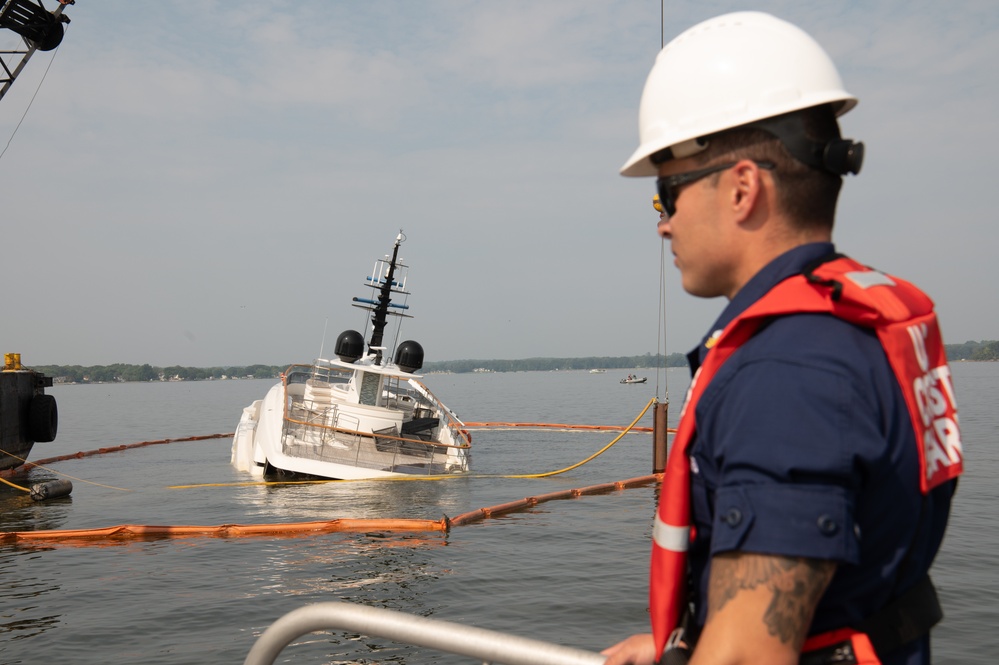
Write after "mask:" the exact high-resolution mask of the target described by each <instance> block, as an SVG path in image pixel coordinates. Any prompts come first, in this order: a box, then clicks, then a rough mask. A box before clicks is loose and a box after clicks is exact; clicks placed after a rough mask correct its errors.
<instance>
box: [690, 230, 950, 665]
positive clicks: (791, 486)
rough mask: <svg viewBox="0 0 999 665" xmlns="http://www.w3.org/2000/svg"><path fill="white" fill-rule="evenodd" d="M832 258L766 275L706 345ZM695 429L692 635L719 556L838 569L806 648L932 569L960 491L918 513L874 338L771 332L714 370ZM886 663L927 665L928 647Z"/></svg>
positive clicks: (796, 322)
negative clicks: (773, 558) (737, 554)
mask: <svg viewBox="0 0 999 665" xmlns="http://www.w3.org/2000/svg"><path fill="white" fill-rule="evenodd" d="M833 251H834V247H833V245H832V244H831V243H812V244H808V245H803V246H800V247H797V248H795V249H792V250H791V251H789V252H787V253H785V254H783V255H781V256H780V257H778V258H777V259H775V260H774V261H772V262H771V263H770V264H769V265H767V266H766V267H765V268H764V269H763V270H761V271H760V272H759V273H757V274H756V275H755V276H754V277H753V278H752V279H751V280H750V281H749V282H748V283H747V284H746V285H745V286H744V287H743V288H742V289H741V290H740V291H739V292H738V294H736V296H735V298H733V299H732V301H731V302H730V303H729V304H728V306H727V307H726V308H725V310H724V311H723V312H722V314H721V316H720V317H719V318H718V320H717V321H716V322H715V325H714V327H713V328H712V332H711V333H709V334H708V335H707V336H706V337H705V340H704V341H705V342H707V340H708V339H710V337H711V335H712V334H714V333H715V331H720V330H722V329H723V328H724V327H725V326H726V325H727V324H728V323H729V322H731V321H732V320H733V319H734V318H735V317H736V316H737V315H739V314H740V313H742V312H743V311H744V310H745V309H746V308H747V307H749V306H750V305H751V304H753V303H754V302H756V301H757V300H758V299H759V298H760V297H762V296H763V295H764V294H765V293H766V292H767V291H769V290H770V289H771V288H772V287H773V286H774V285H776V284H777V283H778V282H780V281H782V280H783V279H785V278H787V277H790V276H792V275H796V274H799V273H801V272H802V271H803V270H804V268H805V266H806V265H807V264H808V263H810V262H811V261H813V260H815V259H818V258H821V257H823V256H825V255H828V254H830V253H831V252H833ZM705 353H707V347H706V345H705V344H704V343H702V344H701V345H700V346H699V347H698V348H697V349H695V350H694V351H692V352H691V353H690V356H689V359H690V362H691V369H692V371H696V369H697V367H698V366H699V365H700V362H701V360H703V358H704V354H705ZM695 417H696V426H697V435H696V439H695V441H694V442H693V444H692V448H691V451H692V452H691V469H692V477H691V492H692V496H691V512H692V515H691V516H692V519H693V522H692V523H693V525H694V527H695V529H696V532H695V533H696V538H695V540H694V542H693V543H692V544H691V550H690V555H689V561H690V564H691V571H692V574H693V580H694V589H693V592H694V593H693V600H694V603H695V608H696V614H695V620H696V622H697V624H698V625H702V626H703V624H704V621H705V618H706V611H707V607H706V605H707V603H706V599H707V582H708V574H709V572H710V557H711V556H712V555H714V554H716V553H720V552H730V551H745V552H754V553H761V554H773V555H779V556H786V557H809V558H815V559H827V560H832V561H835V562H836V563H837V564H838V565H837V569H836V575H835V576H834V578H833V581H832V583H831V584H830V586H829V588H828V590H827V591H826V593H825V595H824V596H823V598H822V600H821V601H820V602H819V605H818V608H817V610H816V615H815V619H814V621H813V623H812V628H811V631H810V634H816V633H821V632H824V631H827V630H831V629H834V628H841V627H844V626H849V625H851V624H852V623H856V622H858V621H860V620H861V619H863V618H865V617H867V616H869V615H871V614H873V613H874V612H875V611H877V610H878V609H880V608H881V607H882V606H884V605H885V604H886V603H887V602H888V601H889V600H891V599H892V598H893V597H896V596H898V595H899V594H901V593H902V592H904V591H906V590H907V589H909V588H910V587H912V586H913V584H915V583H916V582H917V581H919V580H920V579H921V578H922V576H923V575H924V574H925V573H926V571H927V570H928V569H929V567H930V564H931V563H932V561H933V557H934V556H935V555H936V552H937V549H938V548H939V546H940V542H941V540H942V538H943V532H944V528H945V526H946V522H947V515H948V512H949V509H950V498H951V494H952V492H953V487H954V484H955V483H954V482H949V483H945V484H944V485H943V486H941V487H940V488H938V489H937V490H934V491H933V492H932V493H931V494H930V495H929V496H928V497H925V499H924V497H923V496H922V494H921V493H920V490H919V458H918V450H917V448H916V444H915V436H914V434H913V430H912V425H911V422H910V419H909V414H908V411H907V409H906V405H905V399H904V397H903V396H902V393H901V390H900V389H899V386H898V383H897V381H896V379H895V376H894V374H893V373H892V369H891V366H890V365H889V363H888V359H887V357H886V356H885V352H884V350H883V349H882V347H881V343H880V342H879V341H878V339H877V336H876V334H875V333H874V331H873V330H869V329H865V328H861V327H858V326H855V325H853V324H850V323H847V322H845V321H842V320H840V319H837V318H835V317H833V316H831V315H828V314H795V315H790V316H783V317H779V318H775V319H774V320H772V321H771V322H769V323H768V324H767V325H766V326H765V327H764V328H763V329H761V330H760V331H759V332H758V333H757V334H756V335H755V336H754V337H752V338H751V339H750V340H749V341H747V342H746V343H745V344H744V345H743V346H742V347H741V348H740V349H738V350H737V351H736V352H735V353H734V354H733V355H732V356H731V357H730V358H729V359H728V360H727V361H726V362H725V364H724V365H722V367H721V369H720V370H719V371H718V373H717V374H716V375H715V377H714V379H713V380H712V381H711V384H710V385H709V386H708V387H707V388H706V390H705V392H704V394H703V396H702V397H701V399H700V401H699V402H698V404H697V407H696V411H695ZM903 562H904V565H903ZM882 658H883V662H884V663H885V664H886V665H888V664H890V665H895V664H896V663H905V664H906V665H917V664H922V663H928V662H929V639H928V637H927V638H924V639H922V640H916V641H914V642H913V643H910V644H909V645H907V646H906V647H904V648H902V649H899V650H897V652H895V653H893V654H890V655H889V656H887V657H886V656H885V655H882Z"/></svg>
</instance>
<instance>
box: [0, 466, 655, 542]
mask: <svg viewBox="0 0 999 665" xmlns="http://www.w3.org/2000/svg"><path fill="white" fill-rule="evenodd" d="M661 480H662V474H653V475H649V476H641V477H639V478H631V479H630V480H619V481H617V482H613V483H603V484H600V485H590V486H589V487H581V488H577V489H569V490H562V491H559V492H549V493H548V494H540V495H538V496H529V497H527V498H524V499H520V500H518V501H510V502H509V503H501V504H499V505H496V506H490V507H488V508H479V509H478V510H472V511H469V512H467V513H462V514H461V515H458V516H457V517H455V518H453V519H449V518H448V517H447V516H445V517H443V518H441V519H439V520H417V519H394V518H390V519H339V520H324V521H319V522H283V523H279V524H222V525H219V526H150V525H142V524H121V525H118V526H111V527H105V528H101V529H53V530H44V531H6V532H0V544H5V545H6V544H15V543H20V544H38V543H46V544H53V543H57V542H61V543H65V544H71V545H101V544H107V543H108V541H111V542H121V541H127V540H142V539H154V538H181V537H192V536H196V537H215V538H239V537H245V536H268V537H272V538H273V537H287V538H301V537H305V536H318V535H323V534H328V533H339V532H386V531H392V532H414V531H424V532H426V531H438V532H441V533H447V532H448V531H450V529H451V527H454V526H463V525H465V524H472V523H474V522H481V521H482V520H485V519H488V518H491V517H499V516H500V515H505V514H507V513H512V512H516V511H518V510H526V509H529V508H533V507H534V506H536V505H538V504H539V503H544V502H546V501H554V500H557V499H575V498H577V497H580V496H587V495H593V494H606V493H608V492H614V491H617V490H623V489H630V488H634V487H642V486H644V485H649V484H652V483H655V482H660V481H661Z"/></svg>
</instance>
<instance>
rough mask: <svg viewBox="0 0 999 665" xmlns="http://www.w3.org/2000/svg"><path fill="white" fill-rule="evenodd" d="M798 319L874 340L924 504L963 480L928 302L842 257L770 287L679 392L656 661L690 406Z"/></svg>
mask: <svg viewBox="0 0 999 665" xmlns="http://www.w3.org/2000/svg"><path fill="white" fill-rule="evenodd" d="M798 313H828V314H832V315H833V316H836V317H838V318H841V319H844V320H846V321H849V322H851V323H854V324H856V325H860V326H865V327H868V328H872V329H874V330H875V332H876V333H877V336H878V339H879V340H880V341H881V345H882V346H883V347H884V350H885V353H886V354H887V357H888V361H889V363H890V364H891V367H892V370H893V372H894V374H895V376H896V378H897V379H898V382H899V385H900V386H901V388H902V393H903V395H904V396H905V401H906V405H907V406H908V410H909V416H910V419H911V421H912V427H913V430H914V432H915V435H916V438H915V440H916V444H917V447H918V449H919V468H920V490H921V491H922V492H923V493H924V494H925V493H927V492H929V491H930V490H931V489H933V488H934V487H936V486H937V485H939V484H941V483H943V482H945V481H947V480H950V479H952V478H956V477H957V476H959V475H960V474H961V472H962V470H963V456H962V452H961V435H960V431H959V429H958V425H957V407H956V405H955V400H954V391H953V385H952V383H951V378H950V369H949V367H948V366H947V358H946V354H945V352H944V346H943V341H942V339H941V336H940V329H939V325H938V323H937V318H936V314H935V313H934V311H933V302H932V301H931V300H930V299H929V297H927V296H926V295H925V294H923V292H922V291H920V290H919V289H917V288H916V287H915V286H913V285H912V284H910V283H908V282H905V281H903V280H901V279H898V278H896V277H890V276H888V275H885V274H884V273H880V272H877V271H875V270H871V269H870V268H866V267H864V266H863V265H861V264H859V263H857V262H856V261H854V260H852V259H849V258H846V257H838V258H834V259H833V260H831V261H829V262H827V263H823V264H822V265H820V266H819V267H818V268H815V269H814V270H813V271H812V272H810V273H808V274H807V276H806V275H795V276H794V277H790V278H788V279H786V280H784V281H782V282H780V283H779V284H777V285H776V286H774V288H773V289H771V290H770V291H769V292H768V293H767V294H766V295H764V296H763V297H762V298H760V299H759V300H757V301H756V302H755V303H754V304H752V305H751V306H750V307H749V308H747V309H746V310H745V311H744V312H743V313H742V314H740V315H739V316H737V317H736V318H735V319H734V320H733V321H732V322H731V323H729V324H728V325H727V326H726V327H725V329H724V330H723V331H722V333H721V335H720V336H718V337H717V339H716V340H715V343H714V345H713V346H712V347H711V349H710V350H709V351H708V353H707V355H706V356H705V358H704V362H703V363H702V364H701V366H700V367H699V368H698V370H697V372H696V373H695V374H694V377H693V379H692V380H691V383H690V388H689V389H688V391H687V396H686V399H685V400H684V406H683V410H682V411H681V413H680V424H679V427H678V430H677V434H676V437H675V438H674V440H673V445H672V448H671V449H670V453H669V457H668V459H667V462H666V474H665V477H664V479H663V485H664V488H663V493H662V494H661V495H660V500H659V508H658V511H657V514H656V520H655V525H654V528H653V545H652V571H651V583H650V599H649V601H650V613H651V615H652V632H653V635H654V639H655V644H656V649H657V651H656V653H659V654H661V653H662V651H663V648H664V646H665V644H666V640H667V638H668V636H669V634H670V632H671V631H672V630H673V628H674V627H675V626H677V624H678V621H679V619H680V616H681V614H682V608H683V605H684V602H685V596H686V566H687V548H688V544H689V541H690V536H691V534H690V457H689V450H688V448H689V446H690V444H691V442H692V441H693V439H694V433H695V423H694V419H695V416H694V414H695V408H696V405H697V402H698V400H699V399H700V397H701V395H703V394H704V390H705V388H706V387H707V386H708V385H709V384H710V383H711V379H712V378H713V377H714V376H715V374H716V373H717V371H718V369H719V368H720V367H721V366H722V364H724V362H725V361H726V360H727V359H728V358H729V357H730V356H731V355H732V354H733V353H734V352H735V351H736V350H737V349H738V348H739V347H740V346H742V344H744V343H745V342H746V341H747V340H748V339H749V338H750V337H752V336H753V334H755V332H756V331H757V330H758V329H759V327H760V326H761V325H762V324H763V323H765V322H766V321H767V320H769V319H771V318H773V317H776V316H783V315H788V314H798ZM855 641H856V640H855ZM869 662H876V661H869Z"/></svg>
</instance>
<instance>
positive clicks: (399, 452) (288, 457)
mask: <svg viewBox="0 0 999 665" xmlns="http://www.w3.org/2000/svg"><path fill="white" fill-rule="evenodd" d="M404 240H405V236H404V235H403V233H402V232H401V231H400V232H399V235H398V236H397V237H396V239H395V245H394V246H393V248H392V255H391V257H389V256H386V257H385V258H383V259H379V260H378V261H376V262H375V267H374V270H373V271H372V274H371V276H369V277H368V278H367V283H366V286H369V287H371V288H373V289H374V290H375V291H376V295H375V296H374V297H372V298H356V297H355V298H354V302H353V305H354V306H355V307H360V308H362V309H366V310H368V311H370V312H371V313H372V315H371V336H370V339H369V340H368V343H367V344H368V348H367V351H366V352H365V349H364V345H365V340H364V336H363V335H361V333H359V332H357V331H355V330H346V331H344V332H343V333H341V334H340V336H339V337H338V338H337V340H336V346H335V348H334V353H335V355H336V356H337V358H336V359H330V360H327V359H322V358H320V359H317V360H316V361H314V362H313V363H312V364H311V365H292V366H291V367H289V368H288V370H287V371H286V372H285V373H284V374H282V376H281V382H280V383H278V384H276V385H274V386H273V387H272V388H271V389H270V390H269V391H268V392H267V395H266V396H264V398H263V399H259V400H256V401H254V402H253V403H252V404H251V405H250V406H248V407H246V408H245V409H243V415H242V417H241V418H240V421H239V426H238V427H237V428H236V433H235V435H234V436H233V441H232V455H231V459H230V461H231V463H232V465H233V466H235V467H236V468H237V469H238V470H240V471H246V472H249V473H250V474H251V475H253V476H255V477H265V476H267V477H271V476H277V475H289V474H302V475H307V476H315V477H320V478H335V479H345V480H354V479H364V478H382V477H393V476H413V475H442V474H459V473H465V472H467V471H468V469H469V460H470V458H471V455H470V448H471V437H470V436H469V434H468V432H467V431H465V430H464V429H463V428H464V425H463V423H462V422H461V421H460V420H458V418H457V416H455V414H454V413H453V412H452V411H451V410H450V409H449V408H448V407H446V406H445V405H444V404H443V403H441V401H440V400H438V399H437V397H435V396H434V394H433V393H431V392H430V390H429V389H428V388H427V387H426V386H425V385H424V384H423V383H422V382H421V381H420V379H421V378H422V377H421V376H420V375H418V374H415V372H416V371H417V370H419V369H420V368H421V367H422V366H423V347H422V346H421V345H420V344H419V343H418V342H415V341H412V340H409V341H404V342H402V343H401V344H399V345H398V346H397V347H396V349H395V355H394V358H393V355H392V353H391V352H389V353H388V354H387V355H386V353H385V352H386V351H388V349H387V348H386V347H385V346H383V339H384V332H385V325H386V322H387V320H388V316H390V315H393V316H401V317H405V318H410V315H409V314H406V313H405V311H406V310H407V309H408V308H409V306H408V305H406V304H405V303H394V302H392V296H393V294H400V295H404V296H408V295H409V293H408V292H407V291H406V274H405V272H406V270H407V269H408V266H406V265H405V264H404V263H403V262H402V260H401V259H400V258H399V245H401V244H402V242H403V241H404Z"/></svg>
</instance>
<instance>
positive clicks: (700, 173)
mask: <svg viewBox="0 0 999 665" xmlns="http://www.w3.org/2000/svg"><path fill="white" fill-rule="evenodd" d="M753 161H754V163H755V164H756V165H757V166H759V167H760V168H761V169H767V170H773V169H775V168H777V165H776V164H774V163H773V162H762V161H760V162H758V161H756V160H753ZM738 163H739V162H728V163H725V164H717V165H715V166H708V167H706V168H703V169H697V170H696V171H687V172H685V173H676V174H674V175H666V176H661V177H659V178H656V188H657V189H658V191H659V203H661V204H662V206H663V211H664V212H665V213H666V216H667V217H672V216H673V215H675V214H676V197H677V196H679V191H680V188H681V187H683V186H684V185H689V184H690V183H692V182H697V181H698V180H700V179H702V178H707V177H708V176H709V175H711V174H713V173H720V172H721V171H727V170H728V169H730V168H732V167H733V166H735V165H736V164H738Z"/></svg>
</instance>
